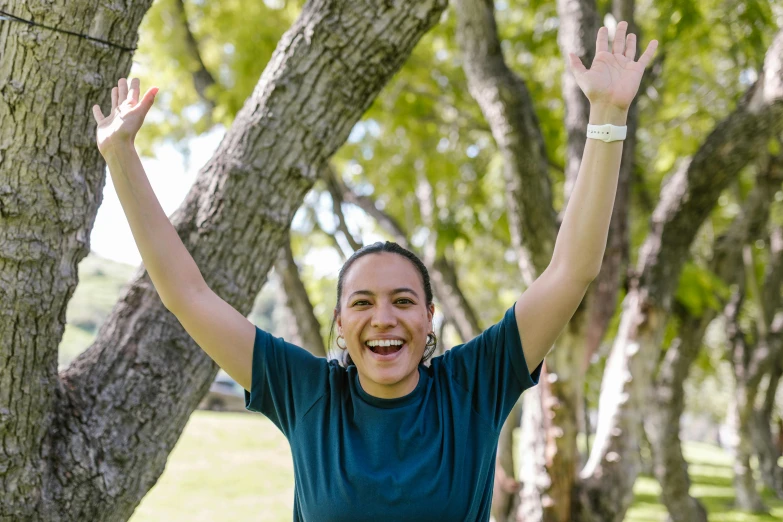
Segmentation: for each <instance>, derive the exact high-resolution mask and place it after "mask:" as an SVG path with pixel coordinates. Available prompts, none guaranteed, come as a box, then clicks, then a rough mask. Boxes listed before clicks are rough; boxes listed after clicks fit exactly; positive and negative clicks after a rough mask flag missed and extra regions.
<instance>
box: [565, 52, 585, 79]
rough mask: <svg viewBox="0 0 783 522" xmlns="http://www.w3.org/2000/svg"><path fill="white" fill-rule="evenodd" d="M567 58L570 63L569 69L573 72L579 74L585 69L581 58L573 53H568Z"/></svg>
mask: <svg viewBox="0 0 783 522" xmlns="http://www.w3.org/2000/svg"><path fill="white" fill-rule="evenodd" d="M568 59H569V62H570V64H571V70H572V71H573V72H574V74H579V73H583V72H586V71H587V67H585V64H583V63H582V60H580V59H579V57H578V56H577V55H575V54H574V53H568Z"/></svg>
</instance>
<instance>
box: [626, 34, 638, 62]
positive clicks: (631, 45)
mask: <svg viewBox="0 0 783 522" xmlns="http://www.w3.org/2000/svg"><path fill="white" fill-rule="evenodd" d="M625 57H626V58H628V59H629V60H631V61H633V59H634V58H635V57H636V35H635V34H633V33H631V34H629V35H628V37H627V38H626V40H625Z"/></svg>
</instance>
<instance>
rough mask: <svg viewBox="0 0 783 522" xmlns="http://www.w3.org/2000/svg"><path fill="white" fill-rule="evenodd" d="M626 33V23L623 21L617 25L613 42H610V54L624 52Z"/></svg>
mask: <svg viewBox="0 0 783 522" xmlns="http://www.w3.org/2000/svg"><path fill="white" fill-rule="evenodd" d="M627 31H628V22H626V21H625V20H623V21H622V22H620V23H619V24H617V30H616V31H615V33H614V42H612V54H623V52H625V33H626V32H627Z"/></svg>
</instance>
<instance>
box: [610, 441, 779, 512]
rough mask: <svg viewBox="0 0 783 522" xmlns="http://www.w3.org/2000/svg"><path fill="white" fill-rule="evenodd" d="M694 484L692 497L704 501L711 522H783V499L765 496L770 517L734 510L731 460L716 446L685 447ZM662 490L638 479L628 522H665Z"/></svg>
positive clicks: (696, 444) (651, 481) (693, 444)
mask: <svg viewBox="0 0 783 522" xmlns="http://www.w3.org/2000/svg"><path fill="white" fill-rule="evenodd" d="M683 452H684V454H685V460H687V461H688V463H689V471H690V475H691V480H692V481H693V484H692V485H691V494H692V495H693V496H695V497H696V498H698V499H699V500H701V502H702V503H703V504H704V507H706V508H707V513H709V520H710V522H767V521H769V522H773V521H780V520H783V500H777V499H776V498H775V497H774V496H773V495H772V494H762V498H763V499H764V502H765V503H766V504H767V506H768V507H769V508H770V510H771V514H770V515H754V514H750V513H743V512H742V511H737V510H735V509H732V504H733V503H734V487H733V486H732V477H733V473H732V470H731V457H730V456H729V455H728V454H727V453H726V452H724V451H723V450H722V449H720V448H719V447H717V446H713V445H712V444H702V443H699V442H688V443H686V444H685V445H684V446H683ZM660 491H661V488H660V486H659V485H658V482H657V481H656V480H655V479H654V478H652V477H639V478H638V479H637V480H636V484H634V503H633V506H632V507H631V509H630V510H629V512H628V515H627V516H626V517H625V520H626V521H627V522H663V521H665V520H666V508H664V507H663V505H662V504H660V503H659V502H658V495H659V494H660Z"/></svg>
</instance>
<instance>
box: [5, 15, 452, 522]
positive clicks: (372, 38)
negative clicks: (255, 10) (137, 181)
mask: <svg viewBox="0 0 783 522" xmlns="http://www.w3.org/2000/svg"><path fill="white" fill-rule="evenodd" d="M149 6H150V2H139V3H137V4H134V5H132V7H130V8H129V9H128V10H127V11H121V12H120V11H111V10H109V9H108V8H106V7H102V6H99V5H98V4H97V3H96V2H88V1H83V2H70V3H68V4H67V5H66V4H63V5H57V6H54V7H52V6H51V5H50V4H48V3H45V2H25V3H21V2H11V3H10V5H8V3H7V2H6V3H5V4H2V7H3V9H4V10H6V9H8V10H10V11H12V12H13V13H14V14H15V15H16V16H22V15H27V17H28V18H27V19H31V18H32V19H35V21H36V23H40V22H43V23H44V24H45V25H49V26H52V25H55V23H53V21H54V20H55V19H57V20H69V21H72V22H73V25H74V26H75V27H74V29H77V30H79V31H74V32H81V33H89V36H91V37H93V38H101V39H104V40H107V41H111V42H114V43H115V44H116V45H122V44H124V45H123V47H126V48H127V47H129V46H131V45H133V42H135V41H136V39H137V29H138V26H139V23H140V22H141V19H142V17H143V16H144V13H145V12H146V11H147V9H148V8H149ZM444 8H445V2H443V1H441V0H425V1H422V2H417V3H415V4H404V5H391V4H377V5H376V4H372V5H370V4H355V3H352V2H345V1H314V2H310V3H308V4H307V5H306V6H305V8H304V9H303V10H302V13H301V15H300V17H299V18H298V19H297V21H296V22H295V23H294V25H293V26H292V27H291V28H290V29H289V30H288V31H287V32H286V34H285V35H284V36H283V38H282V39H281V41H280V43H279V45H278V48H277V50H276V52H275V53H274V55H273V56H272V59H271V60H270V63H269V65H268V66H267V68H266V70H265V72H264V74H263V75H262V76H261V78H260V80H259V81H258V84H257V86H256V88H255V90H254V91H253V94H252V96H251V97H250V98H248V99H247V101H246V102H245V105H244V106H243V108H242V110H240V111H239V112H238V113H237V116H236V119H235V120H234V123H233V125H232V127H231V129H230V130H229V131H228V133H227V134H226V137H225V139H224V140H223V142H222V143H221V146H220V147H219V149H218V151H217V152H216V154H215V156H214V157H213V159H212V160H211V161H210V162H209V163H208V164H207V165H206V166H205V167H204V168H203V169H202V170H201V171H200V173H199V176H198V179H197V180H196V183H195V185H194V187H193V189H192V191H191V192H190V194H189V195H188V197H187V198H186V200H185V202H184V204H183V206H182V207H181V208H180V209H179V210H178V211H177V212H176V213H175V214H174V215H173V217H172V222H173V223H174V225H175V227H176V228H177V231H178V233H179V235H180V237H181V238H182V240H183V242H184V243H185V245H186V247H187V248H188V249H189V250H190V252H191V253H192V254H193V257H194V259H195V260H196V262H197V263H198V265H199V266H200V267H201V268H202V270H203V273H204V275H205V279H206V281H207V283H208V284H209V285H210V287H211V288H212V289H213V290H214V291H215V292H216V293H218V294H219V295H221V297H223V298H224V299H225V300H226V301H228V302H229V303H231V304H232V305H233V306H234V307H235V308H237V309H238V310H239V311H240V312H242V313H247V312H249V309H250V306H251V304H252V301H253V297H254V296H255V294H256V293H257V292H258V290H259V289H260V287H261V285H262V284H263V281H264V278H265V274H266V273H267V271H268V270H269V268H270V266H271V264H272V262H273V260H274V259H275V256H276V254H277V252H278V251H279V249H280V248H281V246H282V245H283V241H285V238H286V232H287V229H288V227H289V224H290V222H291V218H292V217H293V214H294V212H295V211H296V209H297V208H298V207H299V205H300V204H301V202H302V198H303V196H304V194H305V192H306V191H307V190H308V189H309V188H310V187H311V186H312V184H313V183H314V181H315V179H316V176H317V172H318V170H319V168H320V167H321V165H322V164H323V163H324V162H325V161H326V160H327V159H328V158H329V157H330V156H331V155H332V154H333V153H334V151H335V150H336V149H337V148H338V147H339V146H340V145H341V144H342V143H343V142H344V141H345V139H346V138H347V137H348V133H349V131H350V130H351V128H352V127H353V126H354V124H355V123H356V121H357V120H358V119H359V118H360V117H361V115H362V114H363V113H364V111H365V110H366V108H367V107H368V106H369V105H370V103H371V102H372V100H373V99H374V98H375V96H376V95H377V94H378V92H379V91H380V90H381V88H382V87H383V85H385V84H386V82H387V81H388V80H389V78H391V76H392V75H393V74H394V73H395V72H396V71H397V70H398V69H399V67H400V66H401V65H402V63H403V62H404V61H405V59H406V58H407V57H408V55H409V54H410V52H411V50H412V48H413V46H414V45H415V44H416V42H417V41H418V40H419V38H420V37H421V36H422V35H423V34H424V33H425V32H426V31H427V30H428V29H429V28H431V27H432V26H433V25H434V24H435V23H436V22H437V21H438V19H439V17H440V14H441V12H442V11H443V9H444ZM50 20H52V21H50ZM45 22H49V23H48V24H47V23H45ZM117 42H119V43H117ZM116 45H109V44H101V43H96V42H95V41H94V40H90V39H87V38H79V37H78V36H74V35H71V34H67V35H66V34H63V33H59V32H53V31H51V30H49V29H43V28H41V27H40V26H35V25H33V26H29V25H25V24H21V23H11V24H9V25H8V27H7V29H6V28H4V30H3V31H2V33H0V48H3V49H5V50H6V51H7V54H6V55H5V56H16V57H19V58H18V59H17V60H16V61H14V62H10V61H8V60H7V59H5V58H4V61H3V66H4V67H5V68H6V69H7V70H9V71H10V74H9V79H8V80H7V81H6V83H5V85H6V86H7V87H6V89H7V90H8V92H9V95H8V96H4V97H3V101H2V103H0V128H2V129H3V135H4V136H5V138H4V140H3V143H4V144H10V145H4V148H3V161H2V164H0V182H1V183H0V184H2V185H4V186H7V187H10V191H5V194H10V195H9V196H5V195H4V199H3V203H2V209H3V211H2V220H3V221H2V223H0V224H1V225H2V228H3V230H4V237H5V240H4V241H5V242H4V249H3V256H2V257H3V264H2V266H0V273H2V274H4V275H3V277H2V280H3V281H5V283H4V284H3V285H2V287H1V288H2V294H3V295H2V297H3V299H2V304H1V305H0V310H3V312H2V313H3V316H4V317H6V318H7V320H5V321H3V322H2V324H1V325H0V329H2V338H3V339H4V341H3V344H2V347H1V349H2V352H0V355H2V358H3V369H4V371H3V373H2V377H0V390H2V394H0V396H1V397H2V399H0V412H1V413H2V418H3V423H2V428H1V429H2V432H1V434H2V438H3V441H4V445H3V459H2V460H3V462H4V463H5V472H4V474H3V475H2V477H0V484H2V487H0V490H1V491H2V492H3V493H2V495H3V496H2V502H0V506H1V507H0V517H3V518H15V519H20V518H21V519H30V518H41V519H46V520H68V519H73V520H121V519H127V518H128V517H129V516H130V514H131V513H132V512H133V509H134V507H135V506H136V505H137V504H138V502H139V500H140V499H141V498H142V497H143V496H144V494H145V493H146V492H147V491H148V490H149V488H150V487H151V486H152V485H153V484H154V483H155V481H156V480H157V478H158V477H159V476H160V473H161V472H162V471H163V467H164V465H165V461H166V457H167V455H168V453H169V452H170V451H171V449H172V447H173V446H174V443H175V442H176V440H177V438H178V437H179V435H180V433H181V431H182V428H183V427H184V425H185V423H186V422H187V419H188V417H189V416H190V414H191V412H192V411H193V410H194V409H195V407H196V405H197V403H198V401H199V400H200V398H201V397H202V396H203V394H204V393H205V391H206V389H207V387H208V386H209V383H210V382H211V381H212V379H213V378H214V375H215V373H216V372H217V367H216V366H215V365H214V363H212V361H211V360H210V359H209V358H208V357H207V356H206V354H205V353H204V352H203V351H202V350H200V349H199V348H198V346H196V345H195V343H194V342H193V341H192V339H190V338H189V336H188V335H187V334H186V333H185V332H184V330H183V329H182V327H181V326H180V325H179V324H178V322H177V320H176V318H175V317H174V316H173V315H172V314H170V313H168V312H167V311H166V310H165V308H164V307H163V305H162V303H161V301H160V299H159V297H158V295H157V293H156V292H155V290H154V288H153V287H152V285H151V282H150V280H149V277H148V276H147V274H146V272H145V271H144V269H143V267H141V268H140V269H139V270H138V272H137V273H136V275H135V276H134V279H133V281H132V282H131V283H130V284H129V285H128V287H127V289H126V291H125V292H124V293H123V295H122V297H121V299H120V301H119V302H118V303H117V306H116V307H115V308H114V310H113V311H112V314H111V315H110V317H109V318H108V319H107V321H106V323H105V324H104V325H103V327H102V328H101V329H100V332H99V334H98V338H97V340H96V342H95V343H94V344H93V345H92V346H91V347H90V349H89V350H87V351H86V352H85V353H83V354H82V355H81V356H80V357H79V358H77V360H75V361H74V362H73V364H72V365H71V366H70V367H69V368H68V369H67V370H65V371H63V372H62V373H61V374H60V375H58V374H57V372H56V367H57V364H56V361H57V345H58V342H59V339H60V337H61V335H62V331H63V326H64V322H65V306H66V304H67V301H68V299H69V297H70V296H71V295H72V293H73V290H74V288H75V286H76V284H77V280H76V279H77V276H76V274H77V272H76V265H77V264H78V262H79V260H81V259H82V258H83V257H84V256H85V255H86V254H87V252H88V250H89V245H88V242H87V240H86V238H88V237H89V229H90V227H91V225H92V223H93V221H94V218H95V214H96V212H97V209H98V205H99V204H100V194H101V188H102V186H103V182H104V177H103V176H104V175H105V173H104V168H103V164H102V162H101V161H100V158H99V155H98V151H97V148H96V147H95V145H94V138H93V128H94V127H93V125H92V124H91V123H90V119H89V118H90V115H89V113H88V112H89V111H88V109H87V107H89V106H90V105H91V104H92V102H93V101H96V100H98V101H101V102H102V103H103V104H104V105H105V104H106V102H107V100H108V93H109V86H110V85H111V84H112V83H113V82H115V81H116V79H117V78H119V77H121V76H124V75H125V74H127V71H128V69H129V67H130V56H131V54H130V53H129V52H128V51H127V50H122V49H119V48H118V47H116ZM29 46H32V47H33V48H34V49H35V52H34V53H30V52H26V51H25V49H27V47H29ZM354 49H361V50H362V52H361V53H355V52H353V50H354ZM21 58H24V60H22V59H21ZM62 60H65V61H66V62H67V63H69V64H72V65H70V66H69V67H65V68H63V67H62V66H61V65H60V63H61V61H62ZM25 82H27V84H33V83H36V84H37V85H47V84H48V85H49V89H48V92H52V93H53V101H56V102H57V103H56V104H55V103H46V102H44V103H41V102H40V101H39V100H38V99H37V98H35V96H34V93H40V92H43V91H41V89H40V88H37V89H36V90H35V91H33V90H31V89H25V85H26V83H25ZM75 85H78V86H80V87H81V88H79V89H74V88H73V86H75ZM61 128H63V129H66V132H61V133H57V132H52V129H61ZM72 129H80V132H71V130H72ZM39 135H40V138H39V139H38V140H35V139H32V136H39ZM36 141H38V142H39V143H45V144H46V145H45V146H43V147H41V146H40V144H36ZM20 169H21V175H20ZM33 180H40V181H36V182H33ZM22 332H24V333H22ZM42 456H43V458H42Z"/></svg>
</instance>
